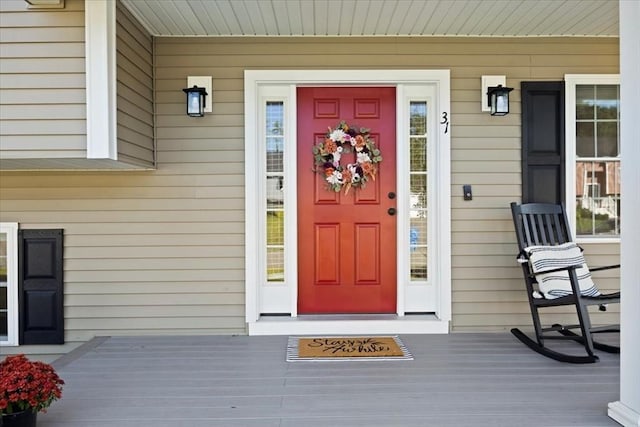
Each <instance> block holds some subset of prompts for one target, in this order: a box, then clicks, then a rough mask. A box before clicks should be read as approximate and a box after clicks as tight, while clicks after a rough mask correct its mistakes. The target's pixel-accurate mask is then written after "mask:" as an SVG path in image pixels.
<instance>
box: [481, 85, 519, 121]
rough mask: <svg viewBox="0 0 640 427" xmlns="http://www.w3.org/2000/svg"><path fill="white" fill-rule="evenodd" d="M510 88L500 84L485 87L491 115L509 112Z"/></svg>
mask: <svg viewBox="0 0 640 427" xmlns="http://www.w3.org/2000/svg"><path fill="white" fill-rule="evenodd" d="M512 90H513V88H512V87H506V86H502V85H498V86H490V87H489V88H487V102H488V106H489V108H490V111H491V115H492V116H506V115H507V114H509V92H511V91H512Z"/></svg>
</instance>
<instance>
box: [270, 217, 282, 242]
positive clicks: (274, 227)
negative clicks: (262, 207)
mask: <svg viewBox="0 0 640 427" xmlns="http://www.w3.org/2000/svg"><path fill="white" fill-rule="evenodd" d="M282 244H284V212H282V211H280V212H267V245H269V246H271V245H282Z"/></svg>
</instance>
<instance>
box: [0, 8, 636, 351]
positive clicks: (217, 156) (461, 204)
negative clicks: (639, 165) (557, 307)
mask: <svg viewBox="0 0 640 427" xmlns="http://www.w3.org/2000/svg"><path fill="white" fill-rule="evenodd" d="M465 3H469V5H472V6H473V7H465ZM487 3H491V5H488V4H487ZM578 3H579V2H575V1H558V2H555V3H553V2H552V3H549V2H547V3H544V5H542V4H538V2H536V1H533V0H528V1H524V2H513V3H511V2H503V3H500V2H497V3H496V2H484V3H483V2H478V1H471V2H453V1H444V2H439V3H431V2H424V3H422V2H402V1H386V2H332V1H328V2H327V1H318V2H315V3H313V4H312V3H311V2H294V1H291V2H287V1H265V2H249V1H238V2H236V1H232V2H231V1H222V0H220V1H211V2H208V3H202V2H188V1H187V2H177V1H176V2H173V1H163V2H158V3H154V2H153V1H137V0H136V1H133V0H122V1H117V2H112V1H101V0H95V1H90V2H86V3H85V2H84V1H82V0H57V1H55V0H54V1H51V0H49V1H38V0H27V2H25V1H24V0H3V1H2V2H1V3H0V13H1V15H0V19H1V27H2V28H1V31H2V33H1V34H2V38H1V40H0V42H1V49H2V50H1V60H2V64H1V66H0V72H1V75H0V79H1V90H2V92H1V93H0V104H1V105H0V107H1V112H2V116H1V122H0V124H1V126H2V127H1V133H0V137H1V138H2V139H1V141H0V143H1V146H0V168H1V169H2V172H1V174H0V221H2V223H3V233H5V234H4V235H6V236H8V237H7V238H6V239H5V240H2V241H0V244H1V245H2V252H0V259H2V262H3V264H2V268H3V269H5V270H0V275H2V274H4V275H7V277H8V279H5V280H6V281H4V282H2V284H0V291H1V292H2V293H0V302H2V303H3V304H4V305H0V340H3V338H4V341H5V342H6V343H8V344H14V345H15V344H18V343H20V344H33V345H34V347H29V346H25V347H23V348H24V349H25V351H28V352H32V353H50V352H51V353H62V352H65V351H67V350H70V349H72V348H73V347H75V346H77V345H79V344H80V343H82V342H84V341H86V340H89V339H91V338H92V337H94V336H96V335H120V334H127V335H134V334H139V335H145V334H238V333H240V334H243V333H249V334H289V333H364V332H369V333H370V332H385V333H447V332H449V331H452V332H458V331H460V332H462V331H503V330H507V329H509V328H511V327H516V326H520V327H528V326H529V325H530V324H531V322H530V314H529V311H528V305H527V302H526V295H525V294H524V287H523V281H522V277H521V275H520V270H519V267H518V265H516V263H515V253H514V252H515V250H516V245H515V235H514V233H513V228H512V224H511V219H510V213H509V209H508V206H509V203H510V202H511V201H521V200H546V199H549V200H552V201H557V202H562V203H566V205H567V206H568V209H569V212H570V213H571V217H572V218H571V219H572V221H573V224H574V229H578V231H579V236H578V238H579V239H582V243H583V246H584V247H585V248H586V253H587V256H588V259H589V261H590V262H592V263H594V264H603V263H615V262H618V261H619V253H620V252H619V236H620V225H619V224H620V222H621V216H620V200H621V199H624V195H621V190H620V188H621V185H620V173H619V163H620V156H619V154H620V150H619V132H618V129H619V125H620V113H619V99H620V90H619V77H618V74H619V73H620V66H619V38H618V3H617V2H616V1H607V0H601V1H600V0H598V1H589V2H586V3H587V6H586V7H581V6H579V5H578ZM314 4H315V6H316V7H315V8H314V7H312V6H313V5H314ZM469 5H468V6H469ZM254 9H255V10H254ZM303 17H304V18H303ZM551 18H553V19H551ZM207 35H211V36H213V37H200V36H207ZM635 35H636V36H637V35H638V33H636V34H635ZM308 36H313V37H308ZM338 36H340V37H338ZM189 76H211V77H212V78H213V87H212V90H211V92H212V93H210V96H209V98H208V99H209V100H212V104H211V107H212V108H211V112H209V113H207V114H206V115H205V116H204V117H202V118H192V117H188V116H187V115H186V114H185V108H186V107H185V94H184V93H183V91H182V89H183V88H185V87H186V86H187V84H188V83H187V78H188V77H189ZM483 76H505V77H506V81H505V83H506V85H507V86H510V87H513V88H514V90H513V92H511V102H510V114H508V115H506V116H502V117H498V116H490V115H489V113H488V112H487V111H484V110H485V109H486V108H483V106H484V103H485V102H486V97H485V95H484V94H483V89H482V88H481V81H482V77H483ZM347 87H355V88H356V89H353V90H352V89H348V90H347V89H345V88H347ZM331 88H334V89H331ZM357 88H359V89H357ZM344 119H347V120H348V122H349V123H350V124H353V125H362V126H367V127H370V128H371V133H372V136H373V137H374V139H376V140H377V142H378V145H379V148H380V150H381V151H382V156H383V161H382V163H380V168H379V177H378V179H377V180H375V181H370V182H369V185H368V186H367V188H366V189H364V190H355V189H354V190H351V191H350V192H349V193H348V194H347V195H344V192H342V193H332V192H328V191H326V190H324V189H323V188H322V181H321V179H320V178H317V177H316V175H315V174H314V172H313V171H312V169H313V167H314V165H313V157H312V153H311V150H312V146H313V144H314V143H316V142H318V140H320V141H321V140H322V139H323V134H324V132H325V131H326V128H327V126H330V127H335V126H337V125H338V123H339V122H340V121H341V120H344ZM466 184H468V185H471V188H472V199H471V200H464V199H463V191H462V186H463V185H466ZM622 187H623V188H624V183H623V184H622ZM391 193H393V194H391ZM345 204H346V205H348V206H350V207H348V208H344V209H340V208H339V205H345ZM336 205H338V206H336ZM357 205H361V206H364V207H365V208H364V209H363V210H362V211H361V212H360V211H359V212H360V213H358V216H360V215H361V221H358V218H356V219H348V218H347V219H345V218H339V215H338V213H339V212H342V211H348V210H349V209H356V207H355V206H357ZM314 206H315V207H314ZM343 207H344V206H343ZM389 208H393V209H395V212H396V214H395V215H391V214H388V212H389ZM577 208H580V209H577ZM332 209H333V210H332ZM375 209H378V210H379V211H376V212H378V213H376V214H375V215H373V216H372V217H368V216H366V215H369V212H372V210H375ZM585 210H586V211H588V212H589V215H590V216H589V215H587V216H585V215H582V216H581V213H584V211H585ZM605 215H606V221H605V222H606V224H604V225H603V227H605V228H604V229H603V228H600V225H602V224H600V222H602V221H601V220H602V219H603V218H604V216H605ZM314 218H315V219H314ZM340 221H346V222H340ZM18 228H19V229H20V230H22V231H21V233H20V234H18V233H17V229H18ZM347 229H348V231H345V230H347ZM42 230H56V231H42ZM60 230H61V231H60ZM344 233H352V234H344ZM349 236H351V237H349ZM340 239H342V240H343V241H346V240H351V241H353V242H355V243H354V245H352V246H351V247H349V248H344V247H342V246H341V245H339V244H336V243H335V242H336V241H340ZM345 239H346V240H345ZM21 245H24V248H26V252H25V251H23V250H20V251H18V247H23V246H21ZM26 253H30V254H32V255H33V256H32V257H31V258H32V259H30V258H29V257H28V256H26V255H25V254H26ZM19 254H20V255H19ZM318 254H319V255H318ZM354 254H355V255H354ZM21 258H24V259H21ZM43 260H45V261H46V262H43ZM7 266H8V269H7ZM18 266H19V269H20V271H21V272H22V273H21V277H22V279H20V280H19V277H18V273H17V271H11V270H12V268H15V269H17V268H18ZM347 276H348V277H351V278H355V279H353V280H352V281H353V283H354V284H360V285H362V286H357V285H355V286H352V287H351V288H349V289H342V288H341V286H340V284H341V283H342V282H343V281H345V280H347V279H345V278H344V277H347ZM31 279H33V280H32V281H31V282H30V281H29V280H31ZM618 279H619V277H618V276H617V275H616V273H611V274H610V275H609V276H606V277H604V278H602V279H601V280H600V286H601V287H602V288H603V289H604V290H612V289H616V287H617V286H618V285H617V284H618ZM303 282H304V283H303ZM318 284H320V285H318ZM377 286H379V288H377ZM19 293H20V298H18V294H19ZM372 294H374V296H372ZM345 301H348V302H349V303H345ZM318 313H324V314H345V316H343V317H338V318H337V319H336V318H331V320H328V319H327V318H326V317H322V316H316V317H308V316H302V315H304V314H318ZM356 313H360V314H362V313H381V314H388V315H389V316H373V315H372V316H368V317H367V316H358V317H355V316H348V315H349V314H356ZM561 315H562V314H561ZM617 318H618V313H617V312H615V311H610V312H607V313H602V314H600V313H598V314H595V321H596V322H610V321H616V320H617ZM19 319H20V320H19ZM19 337H21V338H20V339H19ZM47 343H57V345H53V346H51V345H44V344H47Z"/></svg>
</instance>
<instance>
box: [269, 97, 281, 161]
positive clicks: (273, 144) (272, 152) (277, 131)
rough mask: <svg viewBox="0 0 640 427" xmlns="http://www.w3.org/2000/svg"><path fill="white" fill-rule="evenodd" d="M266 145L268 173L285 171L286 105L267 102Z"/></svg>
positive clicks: (278, 102) (279, 102)
mask: <svg viewBox="0 0 640 427" xmlns="http://www.w3.org/2000/svg"><path fill="white" fill-rule="evenodd" d="M265 143H266V147H267V172H283V171H284V164H283V162H284V104H283V103H282V101H277V102H267V104H266V123H265Z"/></svg>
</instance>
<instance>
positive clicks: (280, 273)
mask: <svg viewBox="0 0 640 427" xmlns="http://www.w3.org/2000/svg"><path fill="white" fill-rule="evenodd" d="M267 281H269V282H284V249H283V248H268V249H267Z"/></svg>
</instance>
